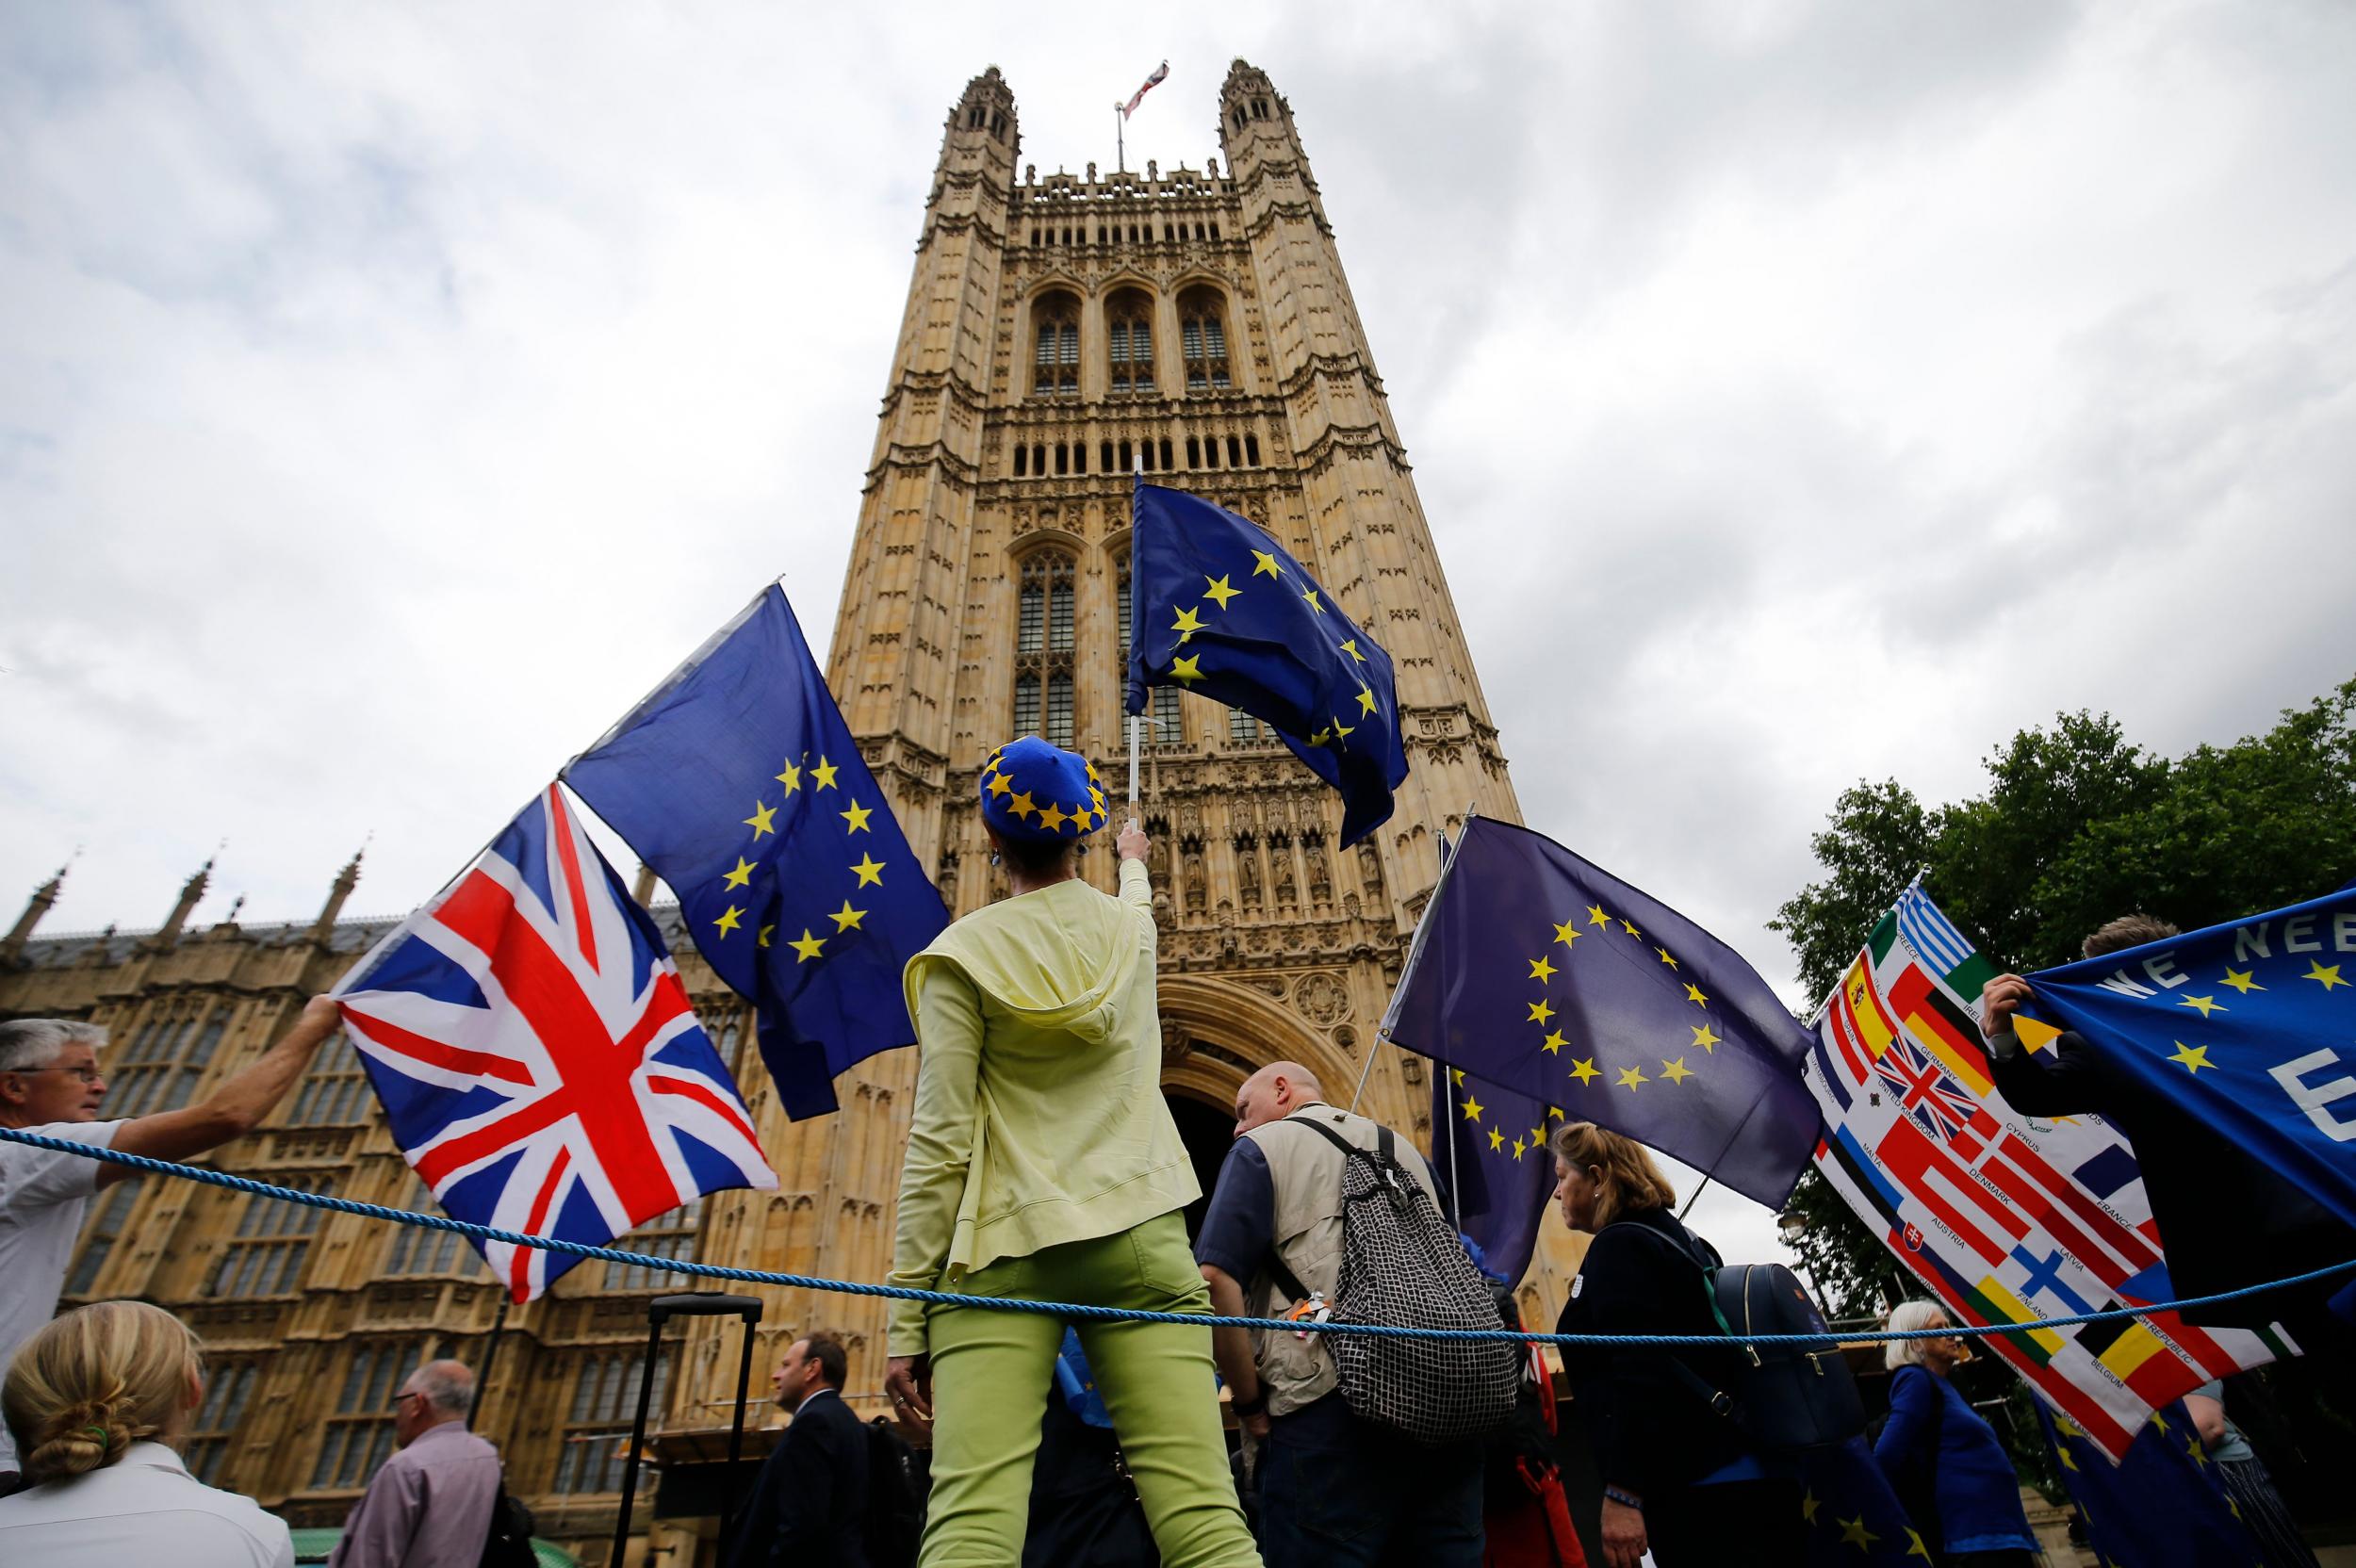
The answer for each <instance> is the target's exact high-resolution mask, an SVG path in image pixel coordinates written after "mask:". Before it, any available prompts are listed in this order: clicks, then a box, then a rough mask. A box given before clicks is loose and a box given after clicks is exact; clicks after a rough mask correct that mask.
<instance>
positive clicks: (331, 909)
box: [311, 844, 368, 947]
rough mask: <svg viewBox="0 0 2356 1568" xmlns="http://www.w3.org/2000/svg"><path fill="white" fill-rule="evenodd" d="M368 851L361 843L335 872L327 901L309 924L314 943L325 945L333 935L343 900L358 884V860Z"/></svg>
mask: <svg viewBox="0 0 2356 1568" xmlns="http://www.w3.org/2000/svg"><path fill="white" fill-rule="evenodd" d="M367 854H368V845H366V844H362V845H361V846H360V847H359V848H358V849H356V850H354V851H352V858H351V859H349V860H347V861H345V862H344V869H343V870H341V871H339V872H337V873H336V874H335V885H334V886H333V887H331V888H330V889H328V891H327V902H326V903H325V904H324V905H322V906H320V907H319V919H318V920H316V921H314V922H313V923H312V924H311V940H312V941H313V942H314V943H315V944H316V945H318V946H320V947H325V946H327V945H328V943H329V942H330V940H332V939H333V938H334V937H335V922H336V919H337V918H338V917H339V916H341V915H342V914H343V912H344V900H345V899H348V898H350V897H351V896H352V889H353V888H355V887H358V886H359V884H360V860H361V858H362V857H363V856H365V855H367Z"/></svg>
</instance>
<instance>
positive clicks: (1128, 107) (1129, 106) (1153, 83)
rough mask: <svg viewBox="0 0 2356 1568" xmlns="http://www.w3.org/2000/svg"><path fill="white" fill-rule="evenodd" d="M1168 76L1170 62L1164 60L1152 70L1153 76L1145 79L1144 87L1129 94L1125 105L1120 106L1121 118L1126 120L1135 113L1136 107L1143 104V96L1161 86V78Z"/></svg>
mask: <svg viewBox="0 0 2356 1568" xmlns="http://www.w3.org/2000/svg"><path fill="white" fill-rule="evenodd" d="M1169 74H1170V62H1169V61H1168V60H1164V61H1162V63H1161V64H1159V65H1157V66H1155V67H1154V68H1153V74H1152V75H1150V76H1148V77H1146V78H1145V85H1144V86H1143V87H1141V88H1139V89H1137V91H1136V92H1135V93H1133V94H1131V95H1130V98H1129V101H1128V102H1127V103H1125V104H1123V105H1121V119H1123V120H1126V119H1128V118H1129V117H1130V116H1131V115H1133V114H1135V113H1137V106H1138V105H1139V104H1142V103H1144V102H1145V95H1146V94H1147V93H1149V92H1151V91H1153V90H1154V89H1155V88H1157V87H1159V86H1161V85H1162V80H1163V78H1164V77H1166V76H1168V75H1169Z"/></svg>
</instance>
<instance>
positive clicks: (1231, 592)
mask: <svg viewBox="0 0 2356 1568" xmlns="http://www.w3.org/2000/svg"><path fill="white" fill-rule="evenodd" d="M1203 580H1204V581H1205V582H1207V583H1209V584H1210V586H1209V587H1207V588H1205V589H1203V597H1204V598H1206V599H1210V600H1212V601H1213V602H1215V603H1216V604H1218V606H1219V608H1220V609H1221V610H1224V609H1226V608H1227V601H1228V600H1229V599H1232V598H1234V597H1235V596H1236V595H1237V594H1240V593H1242V592H1243V590H1242V589H1240V588H1231V587H1229V586H1228V583H1227V580H1226V579H1225V578H1223V577H1206V578H1204V579H1203Z"/></svg>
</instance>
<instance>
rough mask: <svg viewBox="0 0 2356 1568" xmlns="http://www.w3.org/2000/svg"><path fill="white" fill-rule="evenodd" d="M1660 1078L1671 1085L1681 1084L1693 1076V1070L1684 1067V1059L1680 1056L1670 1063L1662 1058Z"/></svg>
mask: <svg viewBox="0 0 2356 1568" xmlns="http://www.w3.org/2000/svg"><path fill="white" fill-rule="evenodd" d="M1661 1076H1662V1077H1663V1078H1666V1079H1667V1080H1669V1082H1671V1083H1672V1084H1682V1083H1684V1082H1685V1081H1686V1080H1687V1079H1688V1078H1691V1077H1693V1069H1691V1068H1689V1067H1687V1066H1686V1065H1685V1058H1684V1057H1682V1056H1679V1057H1678V1058H1677V1060H1676V1061H1670V1060H1669V1059H1668V1058H1667V1057H1665V1056H1664V1057H1662V1058H1661Z"/></svg>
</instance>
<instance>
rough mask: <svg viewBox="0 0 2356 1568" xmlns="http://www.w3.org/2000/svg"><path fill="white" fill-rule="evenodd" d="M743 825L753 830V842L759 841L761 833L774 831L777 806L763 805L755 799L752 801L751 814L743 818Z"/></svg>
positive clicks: (775, 829)
mask: <svg viewBox="0 0 2356 1568" xmlns="http://www.w3.org/2000/svg"><path fill="white" fill-rule="evenodd" d="M744 825H745V826H747V827H749V828H751V829H752V830H753V842H755V843H759V842H761V835H762V834H763V833H775V832H776V831H777V808H776V807H774V806H764V805H762V804H761V802H760V801H757V800H756V801H754V802H753V814H752V815H751V816H749V817H746V818H745V819H744Z"/></svg>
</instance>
